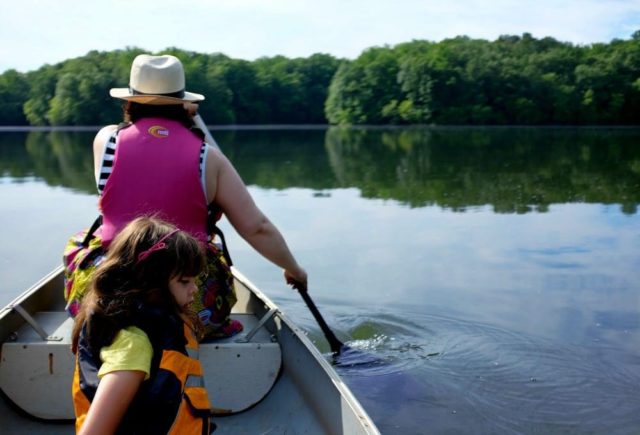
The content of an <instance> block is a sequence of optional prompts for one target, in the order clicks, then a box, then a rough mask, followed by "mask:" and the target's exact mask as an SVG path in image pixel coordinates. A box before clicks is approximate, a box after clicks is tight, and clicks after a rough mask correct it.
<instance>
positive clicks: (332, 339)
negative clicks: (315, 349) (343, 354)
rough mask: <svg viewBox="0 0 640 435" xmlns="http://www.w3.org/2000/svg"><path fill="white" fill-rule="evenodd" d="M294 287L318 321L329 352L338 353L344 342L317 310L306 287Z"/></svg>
mask: <svg viewBox="0 0 640 435" xmlns="http://www.w3.org/2000/svg"><path fill="white" fill-rule="evenodd" d="M295 288H297V290H298V293H300V296H302V299H303V300H304V303H305V304H307V307H308V308H309V311H311V314H313V317H315V319H316V322H318V325H320V329H322V333H323V334H324V336H325V338H326V339H327V341H328V342H329V347H331V352H333V353H334V354H339V353H340V350H341V349H342V348H343V347H344V344H343V343H342V342H341V341H340V340H338V339H337V338H336V336H335V334H334V333H333V331H332V330H331V328H329V325H327V322H325V321H324V318H323V317H322V314H320V311H318V307H316V304H315V303H313V300H312V299H311V296H309V293H308V292H307V289H306V288H300V287H298V286H295Z"/></svg>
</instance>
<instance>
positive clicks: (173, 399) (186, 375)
mask: <svg viewBox="0 0 640 435" xmlns="http://www.w3.org/2000/svg"><path fill="white" fill-rule="evenodd" d="M141 317H142V319H141V320H140V321H139V322H136V324H135V325H134V326H137V327H139V328H141V329H142V330H143V331H145V333H147V336H148V337H149V339H150V341H151V345H152V347H153V358H152V362H151V373H150V377H149V379H147V380H146V381H144V382H143V383H142V384H141V386H140V389H139V390H138V392H137V393H136V396H135V397H134V399H133V401H132V402H131V405H130V406H129V408H128V410H127V412H126V413H125V415H124V417H123V419H122V421H121V422H120V425H119V427H118V430H117V431H116V433H122V434H136V433H153V434H162V433H169V434H198V435H201V434H209V433H210V432H212V431H213V429H214V428H215V425H213V424H212V423H211V422H210V417H211V411H210V409H211V406H210V404H209V398H208V395H207V391H206V390H205V388H204V377H203V372H202V366H201V364H200V361H199V360H198V341H197V339H196V337H195V334H194V333H193V330H192V329H191V327H190V326H188V325H187V324H186V323H184V322H183V321H182V319H180V318H178V317H177V316H166V315H164V316H158V315H151V316H149V315H148V313H145V315H142V316H141ZM84 335H85V330H84V328H83V331H82V333H81V335H80V340H79V343H78V353H77V358H76V369H75V373H74V377H73V387H72V392H73V404H74V410H75V414H76V431H79V430H80V428H81V427H82V425H83V423H84V421H85V418H86V416H87V413H88V411H89V407H90V406H91V401H92V400H93V398H94V396H95V393H96V390H97V388H98V383H99V379H98V377H97V373H98V370H99V369H100V366H101V365H102V362H101V360H100V350H99V349H97V350H96V351H93V350H92V349H90V346H89V343H88V340H87V339H86V337H85V336H84Z"/></svg>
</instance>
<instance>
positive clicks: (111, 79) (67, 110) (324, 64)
mask: <svg viewBox="0 0 640 435" xmlns="http://www.w3.org/2000/svg"><path fill="white" fill-rule="evenodd" d="M143 52H145V51H144V50H142V49H139V48H127V49H125V50H115V51H110V52H98V51H91V52H89V53H88V54H87V55H85V56H82V57H79V58H75V59H69V60H66V61H64V62H60V63H58V64H55V65H44V66H43V67H41V68H39V69H37V70H34V71H30V72H26V73H22V72H18V71H16V70H7V71H5V72H4V73H3V74H1V75H0V124H2V125H102V124H107V123H113V122H117V121H118V120H119V119H120V118H121V105H122V102H121V101H119V100H114V99H113V98H111V97H110V96H109V94H108V91H109V89H110V88H112V87H125V86H127V82H128V78H129V69H130V65H131V61H132V60H133V58H134V57H135V56H136V55H138V54H140V53H143ZM163 53H170V54H174V55H176V56H178V57H179V58H180V59H181V60H182V62H183V64H184V67H185V73H186V76H187V87H188V90H192V91H194V92H199V93H202V94H204V95H205V96H206V100H205V101H204V102H203V103H202V104H201V109H200V112H201V114H202V116H203V118H204V119H205V120H206V121H207V123H209V124H325V123H330V124H338V125H360V124H369V125H380V124H382V125H388V124H439V125H586V124H590V125H592V124H596V125H598V124H602V125H611V124H622V125H636V124H640V31H637V32H635V33H634V34H633V35H632V36H631V37H630V38H629V39H626V40H621V39H615V40H613V41H611V42H610V43H598V44H591V45H574V44H571V43H567V42H561V41H557V40H556V39H554V38H550V37H546V38H541V39H537V38H534V37H533V36H531V35H530V34H528V33H525V34H523V35H522V36H512V35H507V36H501V37H499V38H498V39H496V40H495V41H487V40H483V39H472V38H469V37H465V36H461V37H456V38H451V39H446V40H443V41H440V42H430V41H412V42H407V43H403V44H398V45H395V46H384V47H372V48H369V49H367V50H365V51H363V52H362V53H361V54H360V56H358V57H357V58H356V59H354V60H347V59H339V58H336V57H333V56H331V55H328V54H314V55H312V56H309V57H307V58H294V59H290V58H286V57H284V56H275V57H264V58H259V59H257V60H254V61H246V60H241V59H233V58H230V57H228V56H226V55H224V54H220V53H214V54H203V53H196V52H191V51H185V50H181V49H178V48H169V49H167V50H163Z"/></svg>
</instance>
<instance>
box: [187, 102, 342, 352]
mask: <svg viewBox="0 0 640 435" xmlns="http://www.w3.org/2000/svg"><path fill="white" fill-rule="evenodd" d="M193 122H194V123H195V124H196V126H197V127H198V128H199V129H200V130H202V132H203V133H204V137H205V142H206V143H208V144H209V145H211V146H213V147H215V148H218V149H220V147H218V144H217V143H216V141H215V139H214V138H213V136H212V135H211V132H210V131H209V129H208V128H207V124H205V123H204V121H203V120H202V117H201V116H200V114H198V113H196V114H195V115H194V116H193ZM294 288H296V289H297V290H298V293H300V296H302V299H303V300H304V302H305V304H307V307H308V308H309V311H311V314H313V317H315V319H316V322H318V325H319V326H320V329H322V333H323V334H324V336H325V338H326V339H327V341H328V342H329V346H330V347H331V352H333V353H334V354H339V353H340V350H341V349H342V348H343V347H344V344H343V343H342V342H341V341H340V340H338V339H337V338H336V336H335V334H334V333H333V331H332V330H331V328H329V325H327V322H325V321H324V318H323V317H322V314H320V311H318V307H316V304H315V303H313V300H312V299H311V296H309V293H307V289H306V287H303V286H301V285H294Z"/></svg>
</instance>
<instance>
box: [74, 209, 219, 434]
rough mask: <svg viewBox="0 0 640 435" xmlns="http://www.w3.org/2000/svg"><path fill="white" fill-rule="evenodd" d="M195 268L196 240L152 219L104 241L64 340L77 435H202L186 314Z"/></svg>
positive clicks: (199, 263)
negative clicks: (72, 366) (72, 359)
mask: <svg viewBox="0 0 640 435" xmlns="http://www.w3.org/2000/svg"><path fill="white" fill-rule="evenodd" d="M204 261H205V260H204V256H203V252H202V249H201V246H200V243H199V242H198V241H197V240H196V239H194V238H193V237H191V236H190V235H188V234H187V233H185V232H183V231H179V230H177V229H176V228H174V227H173V226H171V225H169V224H167V223H165V222H163V221H160V220H158V219H155V218H147V217H142V218H137V219H135V220H134V221H132V222H131V223H129V224H128V225H127V226H126V227H125V228H124V229H123V230H122V231H121V232H120V233H119V235H118V236H117V237H116V238H115V239H114V240H113V242H112V244H111V247H110V249H109V253H108V255H107V257H106V259H105V260H104V262H103V263H102V264H101V265H100V266H99V267H98V269H96V272H95V275H94V278H93V281H92V287H91V289H90V290H89V292H88V294H87V296H86V299H85V300H84V301H83V304H82V309H81V311H80V313H79V314H78V317H77V318H76V322H75V326H74V331H73V352H74V353H75V354H76V356H77V358H76V360H77V364H76V370H75V375H74V380H73V400H74V408H75V414H76V431H77V432H78V433H83V434H85V433H86V434H88V433H91V434H98V433H100V434H102V433H158V434H160V433H180V434H182V433H185V434H190V433H194V434H195V433H197V434H202V433H209V431H210V424H211V423H210V421H209V417H210V411H209V410H210V405H209V401H208V398H207V392H206V390H205V389H204V382H203V377H202V376H203V373H202V367H201V365H200V362H199V361H198V360H197V348H198V342H197V336H196V335H197V334H196V331H198V329H197V325H198V323H197V317H195V316H192V315H190V313H189V305H190V304H191V303H192V302H193V298H194V294H195V293H196V291H197V287H196V284H195V277H196V276H197V275H198V273H199V272H200V271H201V269H202V267H203V264H204Z"/></svg>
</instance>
